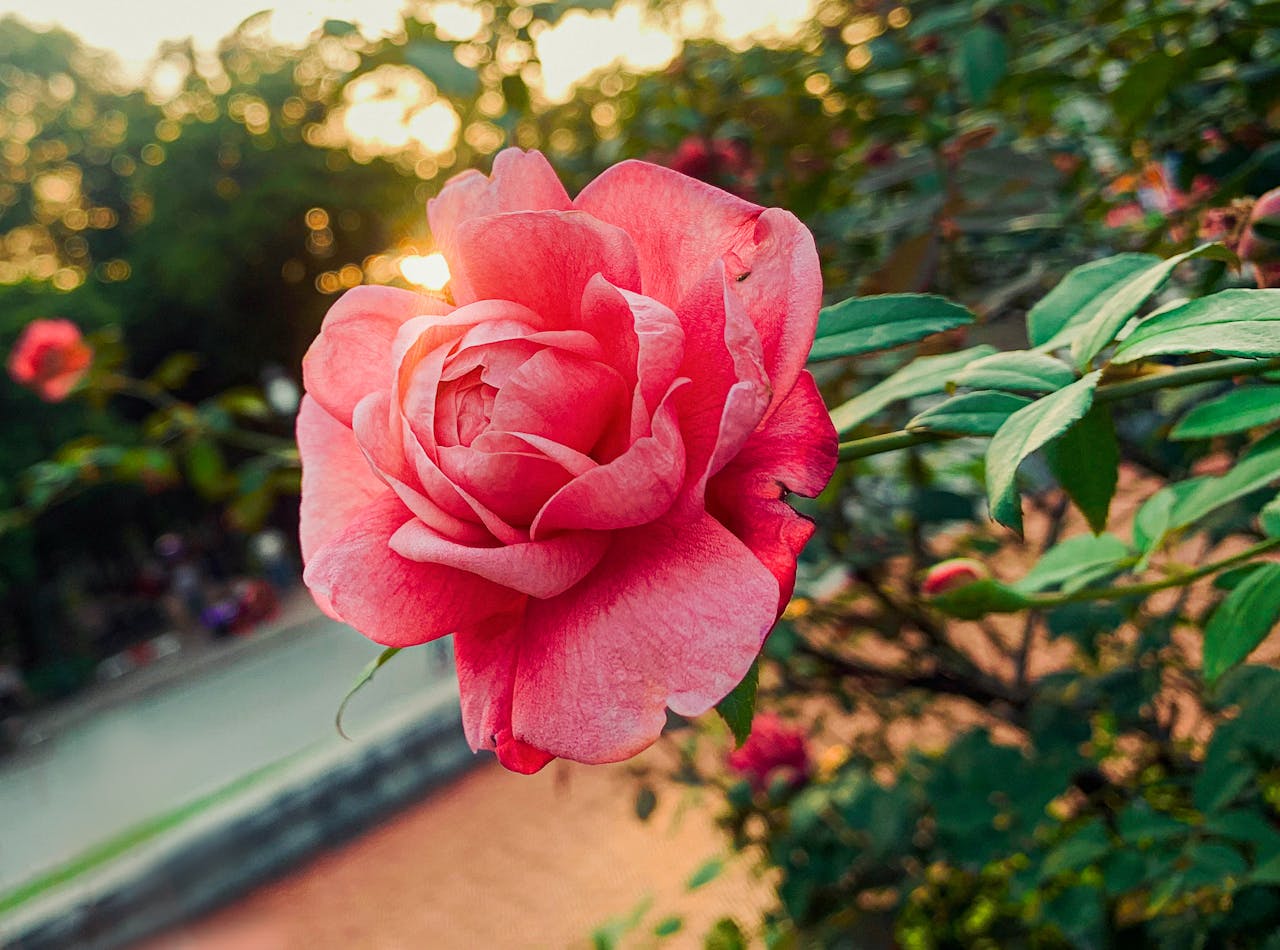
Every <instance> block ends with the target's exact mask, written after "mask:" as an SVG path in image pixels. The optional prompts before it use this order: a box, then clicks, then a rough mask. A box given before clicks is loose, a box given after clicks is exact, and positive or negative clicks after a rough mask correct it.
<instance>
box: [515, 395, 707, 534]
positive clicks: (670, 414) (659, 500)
mask: <svg viewBox="0 0 1280 950" xmlns="http://www.w3.org/2000/svg"><path fill="white" fill-rule="evenodd" d="M680 386H681V382H679V381H678V382H677V383H676V384H675V385H673V386H672V389H671V391H670V393H669V394H668V397H667V399H666V400H665V401H664V402H663V403H662V405H660V406H659V407H658V411H657V412H656V413H654V416H653V432H652V433H651V434H650V435H647V436H645V437H644V438H641V439H637V440H636V441H635V442H634V443H633V444H632V445H631V447H630V448H628V449H627V450H626V451H625V452H623V453H622V454H621V455H619V456H618V457H617V458H616V459H614V460H613V461H611V462H609V463H608V464H607V465H601V466H598V467H597V468H593V469H591V470H590V471H589V472H585V473H583V474H582V475H579V476H578V477H577V478H575V479H574V480H573V481H571V482H569V484H567V485H565V486H564V487H563V488H561V489H560V490H559V491H558V492H557V493H556V494H554V495H552V496H551V497H550V498H549V499H548V500H547V503H546V504H545V505H544V506H543V508H542V510H541V511H540V512H538V516H537V518H535V519H534V522H533V525H532V526H531V527H530V529H529V533H530V535H531V536H532V537H533V538H535V539H536V538H545V537H549V536H550V535H553V534H555V533H556V532H559V531H576V530H582V529H589V530H596V531H601V530H609V529H617V528H630V527H634V526H636V525H642V524H645V523H647V522H650V521H653V520H654V519H656V518H658V517H660V516H661V515H662V514H663V513H664V512H666V511H667V510H668V509H669V508H670V507H671V506H672V504H674V502H675V500H676V496H677V495H678V494H679V493H680V487H681V485H683V483H684V477H685V453H684V442H683V440H682V438H681V434H680V427H679V424H678V422H677V421H676V412H675V398H676V396H677V395H678V393H679V391H680Z"/></svg>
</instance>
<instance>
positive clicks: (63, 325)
mask: <svg viewBox="0 0 1280 950" xmlns="http://www.w3.org/2000/svg"><path fill="white" fill-rule="evenodd" d="M92 362H93V349H92V348H91V347H90V346H89V344H87V343H85V342H84V337H83V336H82V335H81V333H80V328H79V327H77V326H76V325H75V324H74V323H72V322H71V321H70V320H32V321H31V322H30V323H29V324H27V327H26V329H25V330H23V331H22V335H21V336H20V337H18V342H17V343H16V344H14V347H13V349H12V350H11V351H10V353H9V363H8V368H9V376H10V377H11V378H12V379H13V381H14V382H16V383H20V384H21V385H23V386H26V387H27V388H28V389H32V390H34V391H35V393H36V394H37V395H38V396H39V397H40V398H41V399H43V400H45V401H46V402H60V401H62V400H63V399H66V398H67V395H68V394H69V393H70V392H71V390H72V389H74V388H75V385H76V383H78V382H80V379H81V377H83V376H84V374H85V373H87V372H88V371H89V364H90V363H92Z"/></svg>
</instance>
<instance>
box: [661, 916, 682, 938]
mask: <svg viewBox="0 0 1280 950" xmlns="http://www.w3.org/2000/svg"><path fill="white" fill-rule="evenodd" d="M683 926H684V919H683V918H681V917H676V916H675V915H672V916H670V917H664V918H662V920H660V921H658V922H657V924H655V925H654V928H653V935H654V936H655V937H670V936H672V935H673V934H678V933H679V932H680V928H681V927H683Z"/></svg>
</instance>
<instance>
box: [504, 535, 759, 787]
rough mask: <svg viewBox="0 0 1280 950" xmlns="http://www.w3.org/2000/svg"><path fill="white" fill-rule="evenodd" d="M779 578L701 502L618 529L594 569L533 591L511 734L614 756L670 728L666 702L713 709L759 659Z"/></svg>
mask: <svg viewBox="0 0 1280 950" xmlns="http://www.w3.org/2000/svg"><path fill="white" fill-rule="evenodd" d="M777 593H778V585H777V581H775V580H774V578H773V576H772V575H771V574H770V573H769V572H768V571H767V570H765V569H764V567H763V566H762V565H761V564H760V562H759V561H758V560H757V559H756V558H755V557H754V556H753V555H752V554H751V552H750V551H748V550H747V548H746V547H745V546H744V545H743V544H742V542H740V541H739V540H738V539H737V538H735V537H733V535H731V534H730V533H729V532H728V531H727V530H726V529H725V528H724V527H723V526H721V525H720V524H719V523H717V522H716V521H715V520H714V519H713V518H711V517H710V516H708V515H707V514H706V513H705V512H684V513H681V514H680V515H679V516H676V515H673V516H671V517H668V518H665V519H663V520H661V521H659V522H655V523H654V524H650V525H645V526H644V527H641V528H637V529H634V530H632V531H627V532H622V533H619V534H617V535H615V537H614V539H613V544H612V546H611V547H610V549H609V552H608V553H607V554H606V555H605V557H604V559H603V560H602V561H601V563H600V565H599V566H598V567H597V568H596V569H595V570H594V571H593V572H592V573H591V574H589V575H588V576H587V578H586V579H585V580H584V581H583V582H582V583H580V584H579V585H577V586H576V587H574V588H572V589H571V590H569V591H568V592H566V593H564V594H562V595H561V596H559V597H554V598H552V599H550V600H533V601H529V603H528V605H527V607H526V612H525V620H524V629H523V634H522V636H521V637H520V641H519V646H520V658H519V667H518V669H517V671H516V675H515V688H514V694H513V697H512V711H511V716H512V732H513V733H514V735H515V736H516V737H517V738H518V739H520V740H522V741H524V742H526V743H528V744H530V745H532V746H534V747H536V748H538V749H542V750H545V751H546V752H549V753H551V754H553V755H560V756H566V757H568V758H572V759H576V760H577V761H580V762H592V763H595V762H616V761H619V760H621V759H625V758H627V757H629V756H632V755H635V754H636V753H637V752H639V751H640V750H641V749H644V748H645V747H646V746H648V745H649V744H651V743H652V742H653V741H654V740H655V739H656V738H657V737H658V734H659V733H660V732H661V731H662V726H663V724H664V722H665V721H666V713H665V710H666V707H668V706H670V708H671V709H673V710H674V711H675V712H677V713H679V714H681V715H685V716H695V715H700V714H701V713H704V712H706V711H707V710H708V709H710V708H711V707H712V706H713V705H715V703H717V702H718V701H719V700H720V699H722V698H723V697H724V696H725V694H727V693H728V692H729V691H730V690H731V689H732V688H733V687H734V686H736V685H737V684H738V682H739V681H740V680H741V679H742V677H743V676H744V675H745V674H746V672H747V669H748V668H749V667H750V666H751V663H752V661H753V660H754V659H755V657H756V655H757V654H758V653H759V651H760V645H761V643H762V642H763V641H764V638H765V635H766V634H767V633H768V632H769V628H770V627H771V626H772V625H773V621H774V604H775V603H776V602H777Z"/></svg>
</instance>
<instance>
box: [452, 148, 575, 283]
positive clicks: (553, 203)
mask: <svg viewBox="0 0 1280 950" xmlns="http://www.w3.org/2000/svg"><path fill="white" fill-rule="evenodd" d="M571 207H572V203H571V202H570V201H569V195H568V193H567V192H566V191H565V190H564V185H562V184H560V179H559V178H558V177H556V173H555V170H554V169H552V167H551V165H550V164H548V162H547V160H546V158H544V157H543V155H542V153H541V152H522V151H520V150H519V149H516V148H509V149H504V150H503V151H501V152H499V153H498V155H497V157H496V158H494V160H493V174H492V175H490V176H489V177H488V178H486V177H485V176H484V175H482V174H480V173H479V172H477V171H473V170H469V171H465V172H463V173H462V174H460V175H456V176H454V177H453V178H451V179H449V180H448V181H447V182H445V186H444V188H442V189H441V190H440V194H439V195H437V196H436V197H435V198H432V199H431V200H430V201H428V202H427V219H428V221H429V222H430V224H431V236H432V238H433V239H434V240H435V243H436V246H437V248H439V250H440V252H441V253H442V254H443V255H444V257H445V260H447V261H448V262H449V264H450V267H452V266H453V264H454V258H455V257H456V254H457V232H458V229H459V228H460V227H461V226H462V225H463V224H464V223H466V222H467V221H470V220H471V219H473V218H482V217H486V216H488V215H493V214H505V213H506V212H509V211H568V210H569V209H570V208H571ZM450 276H451V280H450V285H451V289H452V290H453V299H454V300H457V301H460V302H464V303H466V302H470V301H472V300H476V299H479V298H478V297H477V296H476V295H475V294H474V293H472V292H471V288H470V287H469V285H468V284H467V281H466V278H465V277H464V276H463V275H462V274H461V273H460V272H459V271H457V270H455V271H453V273H451V275H450Z"/></svg>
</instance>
